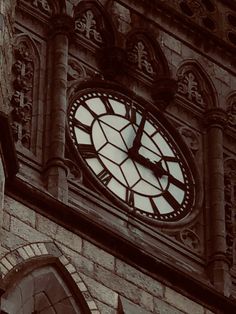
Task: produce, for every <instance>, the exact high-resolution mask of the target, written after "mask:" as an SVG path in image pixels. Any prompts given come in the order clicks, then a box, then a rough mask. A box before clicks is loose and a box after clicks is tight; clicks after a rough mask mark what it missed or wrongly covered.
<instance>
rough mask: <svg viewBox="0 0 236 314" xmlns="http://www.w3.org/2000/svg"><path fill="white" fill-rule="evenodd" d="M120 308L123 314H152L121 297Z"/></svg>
mask: <svg viewBox="0 0 236 314" xmlns="http://www.w3.org/2000/svg"><path fill="white" fill-rule="evenodd" d="M119 307H120V309H121V310H122V313H123V314H151V312H149V311H146V310H145V309H143V308H141V307H139V306H138V305H137V304H134V303H133V302H131V301H130V300H127V299H126V298H124V297H119Z"/></svg>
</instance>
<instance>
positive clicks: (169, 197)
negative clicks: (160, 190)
mask: <svg viewBox="0 0 236 314" xmlns="http://www.w3.org/2000/svg"><path fill="white" fill-rule="evenodd" d="M163 197H164V198H165V199H166V201H167V202H168V203H169V204H170V206H171V207H172V208H173V209H178V208H179V206H180V204H179V203H178V202H177V201H176V199H175V198H174V197H173V196H172V194H170V192H169V191H166V192H165V193H164V194H163Z"/></svg>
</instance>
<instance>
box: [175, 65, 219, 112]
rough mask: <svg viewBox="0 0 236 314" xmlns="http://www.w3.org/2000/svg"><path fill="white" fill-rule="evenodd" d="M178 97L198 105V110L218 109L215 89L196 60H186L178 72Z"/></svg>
mask: <svg viewBox="0 0 236 314" xmlns="http://www.w3.org/2000/svg"><path fill="white" fill-rule="evenodd" d="M176 76H177V80H178V95H179V96H181V98H183V99H185V100H186V101H188V102H191V103H193V104H195V105H196V107H197V108H198V109H202V110H207V109H210V108H214V107H218V101H217V97H216V94H217V93H216V90H215V87H214V85H213V83H212V81H211V79H210V78H209V76H208V75H207V73H206V72H205V71H204V70H203V68H202V66H201V65H200V64H199V63H198V62H197V61H196V60H186V61H184V62H183V64H182V65H180V67H179V69H178V70H177V74H176Z"/></svg>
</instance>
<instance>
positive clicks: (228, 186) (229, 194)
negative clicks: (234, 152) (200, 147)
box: [224, 158, 236, 265]
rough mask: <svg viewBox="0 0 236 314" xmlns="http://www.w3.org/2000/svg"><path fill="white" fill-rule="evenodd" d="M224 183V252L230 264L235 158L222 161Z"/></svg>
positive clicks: (235, 225)
mask: <svg viewBox="0 0 236 314" xmlns="http://www.w3.org/2000/svg"><path fill="white" fill-rule="evenodd" d="M224 171H225V174H224V183H225V190H224V192H225V193H224V194H225V229H226V246H227V250H226V254H227V258H228V260H229V261H230V263H231V265H232V264H233V262H235V261H234V243H235V240H234V239H235V235H236V160H235V159H231V158H227V159H226V160H225V162H224Z"/></svg>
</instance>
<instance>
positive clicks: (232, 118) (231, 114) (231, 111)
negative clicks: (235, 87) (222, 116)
mask: <svg viewBox="0 0 236 314" xmlns="http://www.w3.org/2000/svg"><path fill="white" fill-rule="evenodd" d="M227 114H228V118H229V124H230V125H231V126H236V94H234V95H232V96H231V97H230V98H229V101H228V104H227Z"/></svg>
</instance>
